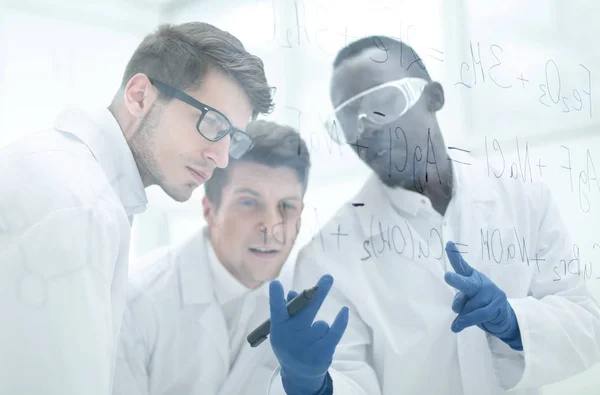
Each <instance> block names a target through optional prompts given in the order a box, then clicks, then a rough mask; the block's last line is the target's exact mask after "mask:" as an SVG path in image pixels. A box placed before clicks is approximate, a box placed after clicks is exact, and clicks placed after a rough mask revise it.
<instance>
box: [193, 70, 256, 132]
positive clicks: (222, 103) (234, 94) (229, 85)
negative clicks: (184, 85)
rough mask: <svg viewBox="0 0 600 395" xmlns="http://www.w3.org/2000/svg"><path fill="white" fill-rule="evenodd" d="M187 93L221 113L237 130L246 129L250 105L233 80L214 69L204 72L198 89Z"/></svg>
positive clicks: (249, 116)
mask: <svg viewBox="0 0 600 395" xmlns="http://www.w3.org/2000/svg"><path fill="white" fill-rule="evenodd" d="M187 93H188V94H189V95H190V96H192V97H194V98H195V99H196V100H198V101H200V102H202V103H204V104H206V105H208V106H210V107H213V108H215V109H217V110H218V111H220V112H222V113H223V114H224V115H225V116H226V117H227V118H228V119H229V121H230V122H231V123H232V125H233V126H235V127H236V128H238V129H241V130H244V129H246V125H247V124H248V122H249V121H250V119H251V117H252V104H251V102H250V99H249V98H248V95H246V92H245V91H244V89H243V88H242V87H241V86H240V85H239V84H238V83H237V82H236V81H235V80H234V79H233V78H231V77H230V76H228V75H226V74H225V73H223V72H221V71H219V70H216V69H214V68H209V69H208V70H207V71H206V74H205V75H204V77H202V84H201V86H200V88H198V89H196V90H193V91H188V92H187Z"/></svg>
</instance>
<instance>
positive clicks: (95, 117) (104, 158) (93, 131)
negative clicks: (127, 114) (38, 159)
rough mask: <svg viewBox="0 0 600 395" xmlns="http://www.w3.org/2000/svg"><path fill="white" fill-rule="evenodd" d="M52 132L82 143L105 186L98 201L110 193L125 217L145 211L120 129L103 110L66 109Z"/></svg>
mask: <svg viewBox="0 0 600 395" xmlns="http://www.w3.org/2000/svg"><path fill="white" fill-rule="evenodd" d="M54 128H55V129H56V130H58V131H61V132H63V133H68V134H71V135H73V136H75V137H77V138H78V139H79V140H80V141H82V142H83V143H84V144H85V145H86V146H87V147H88V149H89V150H90V152H91V153H92V155H93V156H94V158H95V159H96V160H97V161H98V163H99V164H100V166H101V167H102V169H103V170H104V173H105V174H106V178H107V180H108V185H106V189H104V190H100V191H97V193H98V197H99V198H103V194H105V193H106V192H107V191H108V190H114V191H115V193H116V194H117V196H118V197H119V199H120V200H121V203H122V204H123V207H124V208H125V210H126V211H127V214H128V215H135V214H139V213H142V212H143V211H145V209H146V205H147V203H148V199H147V196H146V191H145V189H144V185H143V182H142V177H141V176H140V173H139V170H138V167H137V165H136V163H135V160H134V158H133V154H132V153H131V149H130V148H129V145H128V143H127V141H126V139H125V136H124V135H123V132H122V130H121V127H120V126H119V124H118V123H117V120H116V119H115V117H114V116H113V115H112V114H111V112H110V111H109V110H108V109H107V108H102V109H101V110H99V111H83V110H79V109H67V110H65V111H63V112H61V113H60V115H59V116H58V117H57V119H56V121H55V122H54Z"/></svg>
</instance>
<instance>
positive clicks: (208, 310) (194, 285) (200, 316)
mask: <svg viewBox="0 0 600 395" xmlns="http://www.w3.org/2000/svg"><path fill="white" fill-rule="evenodd" d="M207 237H208V230H207V228H203V229H202V231H201V232H198V233H197V234H196V235H194V236H193V237H192V238H191V239H189V241H188V243H187V245H186V247H185V252H184V253H182V254H180V256H181V257H182V259H181V261H180V262H178V268H179V274H180V284H181V297H182V301H183V305H184V309H183V310H184V312H186V313H187V314H192V316H193V317H192V321H193V322H195V323H196V324H197V326H198V336H210V338H211V340H212V342H211V344H212V345H213V346H214V347H215V349H216V351H217V352H218V354H219V355H220V356H221V363H223V364H224V367H225V369H224V371H225V372H227V371H228V370H229V336H228V331H227V325H226V323H225V317H224V316H223V313H222V311H221V309H220V308H219V305H218V302H217V300H216V298H215V294H214V287H213V284H214V281H213V276H212V273H211V271H210V267H209V262H208V259H209V258H208V253H207V251H206V238H207ZM215 362H216V361H215ZM200 373H201V372H199V374H200Z"/></svg>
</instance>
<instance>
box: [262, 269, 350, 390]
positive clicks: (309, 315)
mask: <svg viewBox="0 0 600 395" xmlns="http://www.w3.org/2000/svg"><path fill="white" fill-rule="evenodd" d="M317 285H318V286H319V289H318V290H317V292H316V293H315V295H314V296H313V298H312V299H311V300H310V302H309V303H308V305H306V306H305V307H304V308H303V309H302V310H300V311H299V312H298V313H297V314H295V315H294V316H293V317H290V316H289V314H288V311H287V308H286V303H287V301H290V300H292V299H293V298H294V297H296V295H297V293H296V292H294V291H290V292H289V293H288V297H287V301H286V299H285V297H284V293H283V287H282V285H281V283H280V282H279V281H277V280H275V281H272V282H271V283H270V284H269V298H270V302H269V303H270V309H271V336H270V338H271V347H272V348H273V352H274V354H275V356H276V357H277V359H278V360H279V365H280V366H281V380H282V384H283V388H284V389H285V391H286V393H287V394H288V395H300V394H301V395H321V394H328V393H329V394H331V391H332V383H331V378H330V377H329V374H328V373H327V370H328V369H329V367H330V366H331V362H332V360H333V353H334V352H335V348H336V346H337V344H338V343H339V341H340V340H341V338H342V336H343V334H344V332H345V330H346V327H347V326H348V308H347V307H342V309H341V310H340V312H339V313H338V314H337V317H336V318H335V320H334V321H333V324H332V325H331V327H329V325H327V323H326V322H324V321H317V322H315V323H313V320H314V319H315V317H316V315H317V312H318V311H319V309H320V307H321V305H322V304H323V301H324V300H325V297H326V296H327V294H328V293H329V290H330V289H331V286H332V285H333V277H331V276H330V275H324V276H322V277H321V279H319V281H318V283H317Z"/></svg>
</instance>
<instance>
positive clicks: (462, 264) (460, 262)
mask: <svg viewBox="0 0 600 395" xmlns="http://www.w3.org/2000/svg"><path fill="white" fill-rule="evenodd" d="M446 254H447V255H448V260H449V261H450V264H451V265H452V268H453V269H454V271H455V272H456V273H458V274H461V275H463V276H470V275H471V274H473V270H474V269H473V268H472V267H471V266H470V265H469V264H468V263H467V262H466V261H465V260H464V259H463V257H462V255H461V253H460V252H459V251H458V248H457V247H456V244H454V242H452V241H449V242H448V243H446Z"/></svg>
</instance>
